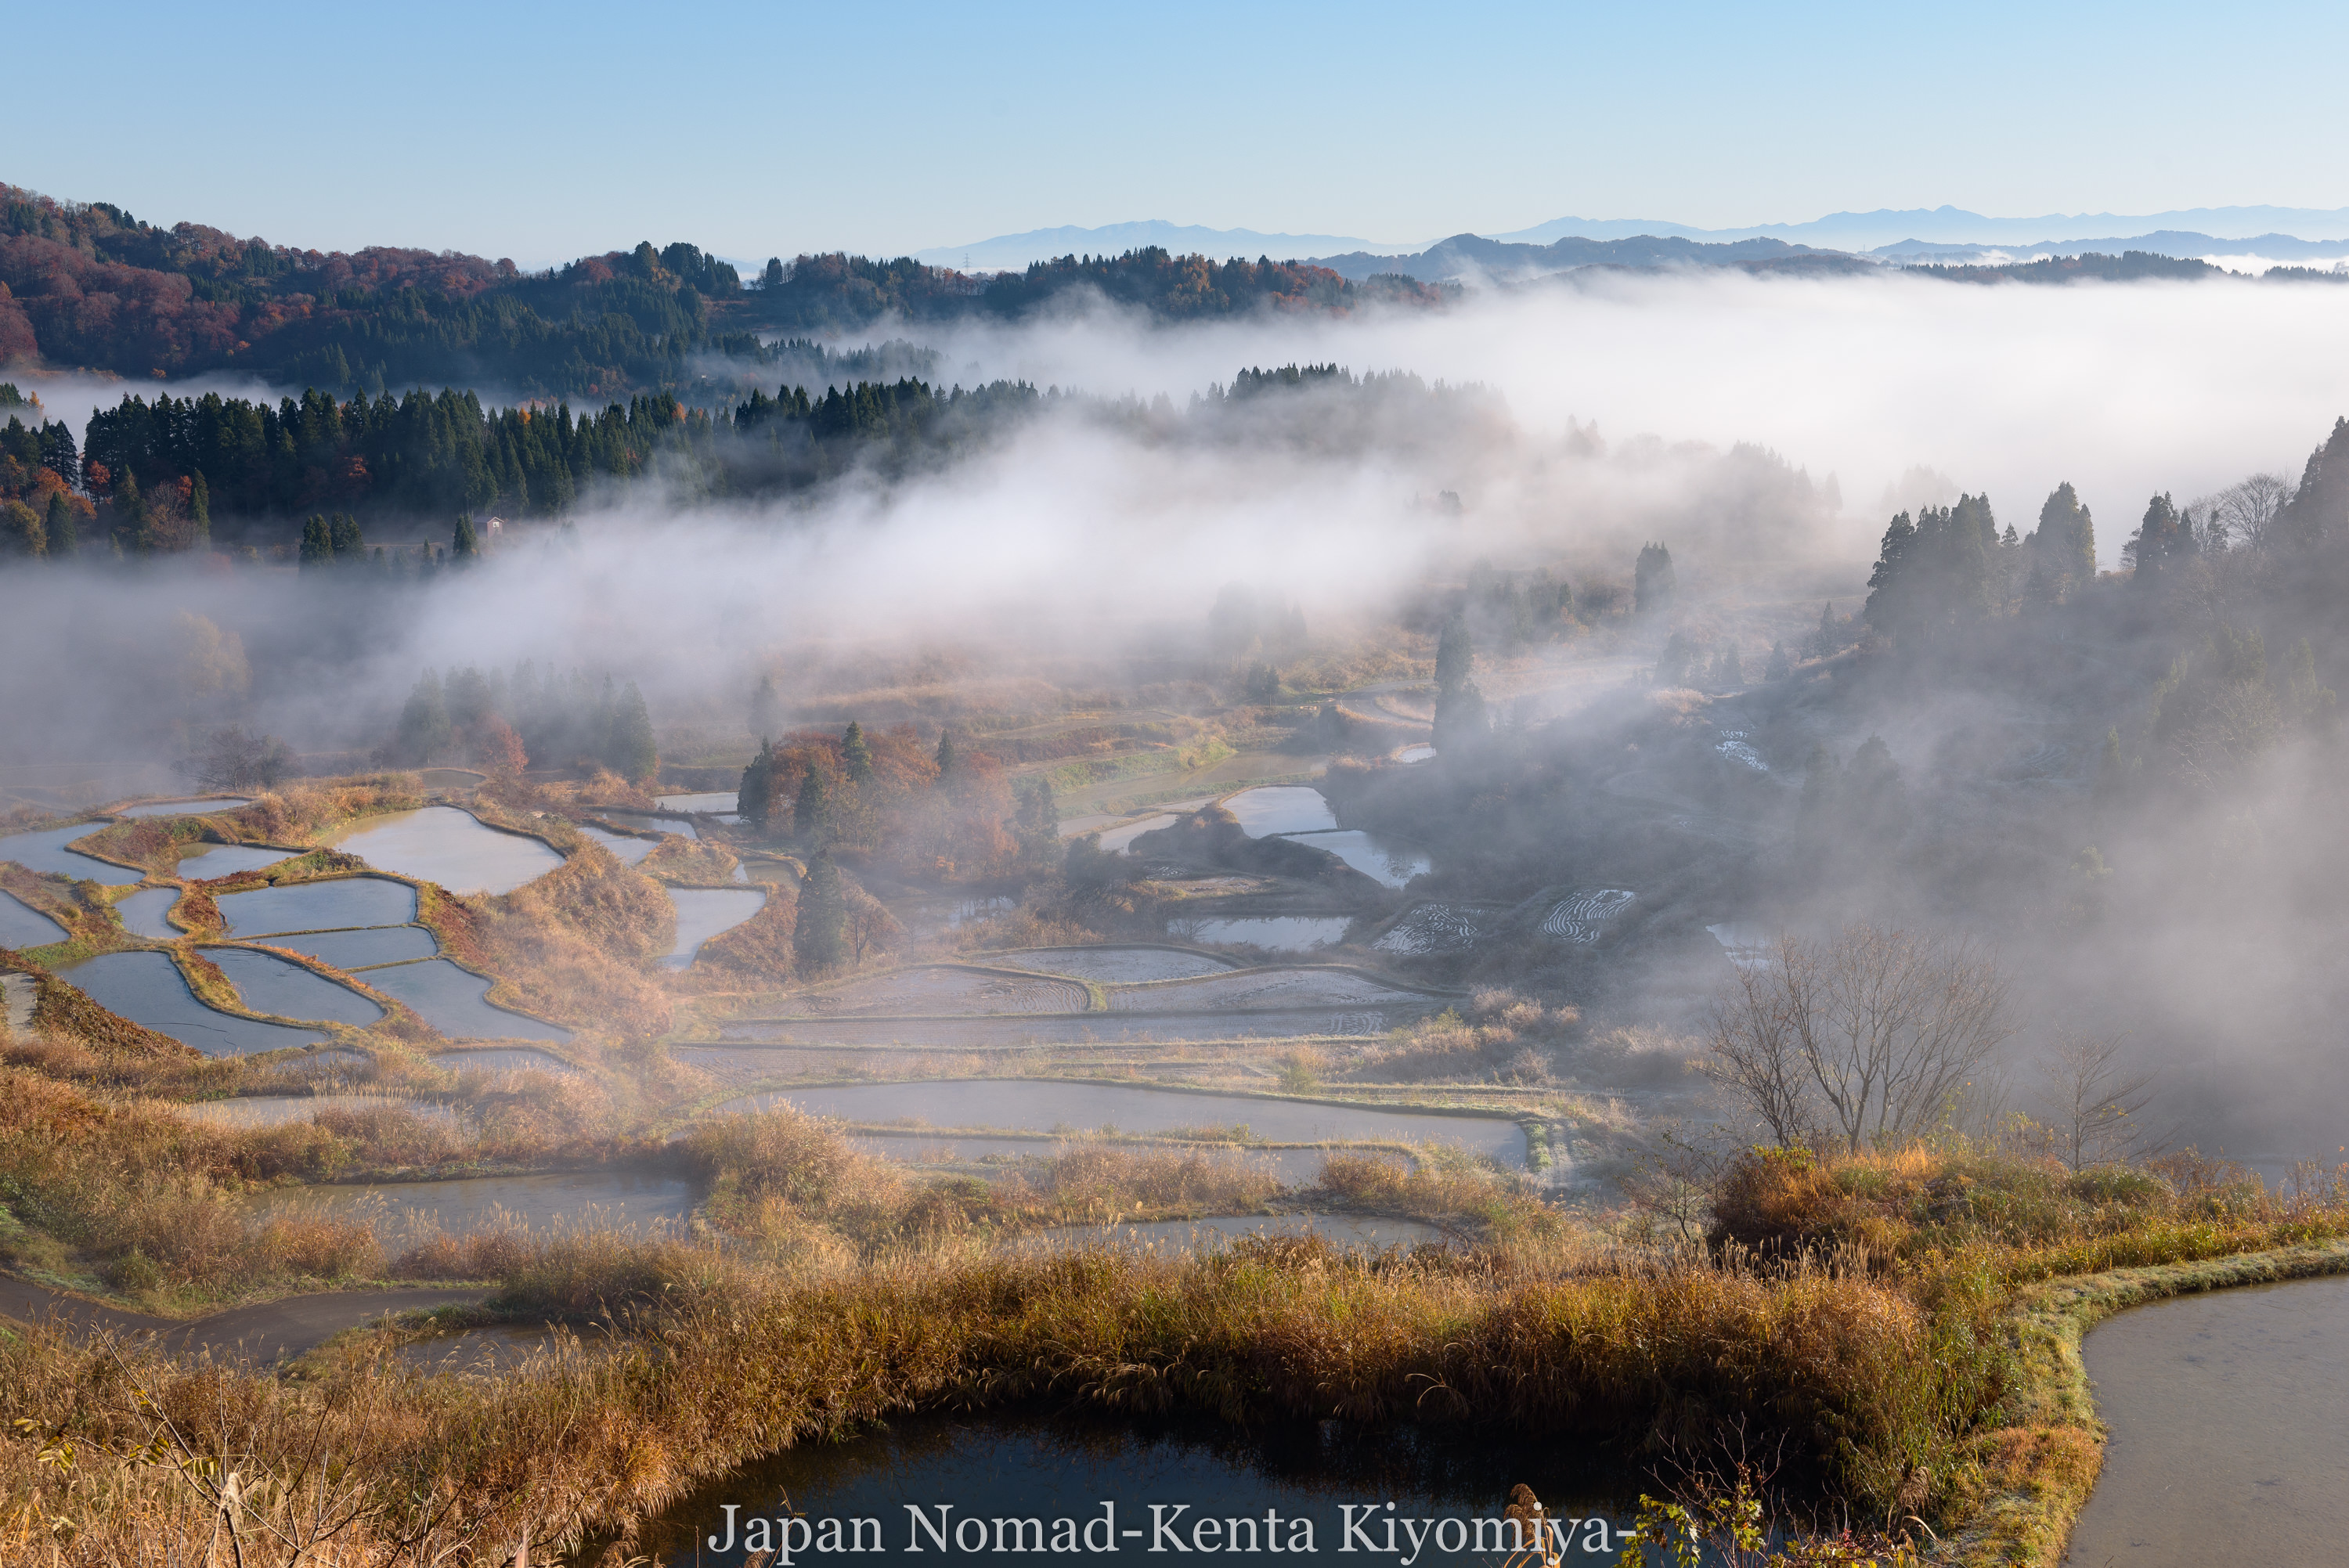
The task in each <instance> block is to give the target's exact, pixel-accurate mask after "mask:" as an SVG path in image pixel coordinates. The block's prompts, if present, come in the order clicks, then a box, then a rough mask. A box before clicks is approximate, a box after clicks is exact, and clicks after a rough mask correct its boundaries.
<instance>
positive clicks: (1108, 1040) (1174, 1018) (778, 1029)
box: [370, 978, 1441, 1050]
mask: <svg viewBox="0 0 2349 1568" xmlns="http://www.w3.org/2000/svg"><path fill="white" fill-rule="evenodd" d="M370 983H372V979H371V978H370ZM1437 1006H1441V1004H1440V1003H1414V1004H1413V1005H1408V1006H1394V1007H1350V1008H1345V1009H1318V1010H1317V1009H1311V1008H1304V1009H1299V1010H1297V1011H1294V1012H1286V1013H1273V1012H1266V1013H1240V1014H1233V1013H1228V1012H1200V1013H1179V1012H1164V1013H1110V1012H1102V1013H1084V1014H1080V1015H1078V1016H1074V1017H1067V1016H1032V1015H1031V1016H1020V1015H1018V1014H1012V1013H1005V1014H1002V1015H999V1016H991V1017H990V1016H985V1015H976V1014H974V1015H967V1016H961V1017H940V1018H904V1017H870V1018H866V1017H848V1018H814V1019H755V1018H752V1019H740V1020H737V1021H735V1022H732V1023H727V1024H721V1025H719V1030H718V1034H719V1038H720V1039H725V1040H744V1041H750V1040H764V1041H769V1042H771V1043H775V1044H802V1045H843V1046H890V1045H902V1046H920V1047H957V1048H961V1049H965V1050H985V1049H988V1048H992V1047H1004V1046H1025V1045H1044V1046H1051V1045H1068V1046H1074V1045H1086V1044H1096V1045H1102V1044H1112V1043H1115V1042H1118V1041H1143V1040H1286V1039H1294V1038H1296V1037H1299V1036H1315V1035H1337V1036H1344V1037H1364V1036H1370V1035H1383V1034H1385V1033H1386V1032H1387V1031H1388V1030H1389V1029H1392V1028H1396V1027H1400V1026H1402V1025H1403V1024H1405V1023H1408V1022H1409V1021H1411V1020H1412V1019H1413V1018H1417V1017H1421V1016H1424V1015H1425V1014H1427V1013H1430V1012H1433V1011H1434V1010H1435V1008H1436V1007H1437Z"/></svg>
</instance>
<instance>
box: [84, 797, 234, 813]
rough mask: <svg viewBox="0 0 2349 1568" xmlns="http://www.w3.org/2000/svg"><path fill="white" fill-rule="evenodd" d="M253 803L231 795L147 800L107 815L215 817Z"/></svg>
mask: <svg viewBox="0 0 2349 1568" xmlns="http://www.w3.org/2000/svg"><path fill="white" fill-rule="evenodd" d="M252 804H253V802H252V800H251V799H247V798H246V797H244V796H243V795H231V796H227V797H224V798H218V799H209V800H149V801H147V802H146V803H145V804H143V805H138V806H125V807H123V808H122V809H121V810H118V811H114V812H111V813H109V815H112V816H116V817H216V816H218V815H219V814H220V813H221V812H222V811H233V810H236V809H237V808H238V807H240V806H250V805H252Z"/></svg>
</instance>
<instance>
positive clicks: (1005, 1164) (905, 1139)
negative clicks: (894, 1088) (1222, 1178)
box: [847, 1132, 1329, 1187]
mask: <svg viewBox="0 0 2349 1568" xmlns="http://www.w3.org/2000/svg"><path fill="white" fill-rule="evenodd" d="M847 1137H848V1141H849V1142H850V1143H852V1144H854V1145H855V1146H856V1147H857V1148H858V1149H860V1150H864V1152H865V1153H867V1154H870V1155H873V1156H874V1157H875V1158H877V1159H881V1160H889V1161H896V1162H897V1163H899V1164H905V1165H950V1166H961V1167H977V1168H978V1169H979V1170H980V1171H982V1173H985V1172H988V1171H1013V1170H1017V1169H1019V1168H1020V1167H1022V1166H1032V1165H1035V1164H1037V1163H1039V1162H1041V1161H1050V1160H1051V1159H1053V1158H1054V1157H1056V1156H1058V1155H1060V1154H1061V1153H1063V1152H1065V1151H1066V1150H1068V1149H1069V1148H1070V1147H1071V1142H1072V1140H1070V1139H1066V1138H1053V1137H1036V1138H1004V1137H999V1136H989V1135H988V1134H986V1133H951V1132H947V1133H893V1132H852V1133H849V1134H848V1135H847ZM1113 1147H1115V1148H1118V1149H1120V1150H1133V1151H1135V1152H1159V1151H1173V1152H1175V1153H1182V1154H1189V1153H1193V1152H1196V1151H1198V1150H1200V1148H1201V1147H1202V1146H1201V1145H1199V1144H1196V1143H1179V1142H1178V1143H1143V1142H1132V1141H1123V1140H1121V1141H1120V1142H1119V1143H1117V1144H1115V1145H1114V1146H1113ZM1206 1150H1207V1151H1208V1153H1209V1155H1210V1157H1211V1158H1214V1159H1218V1160H1233V1161H1243V1162H1245V1163H1246V1164H1247V1165H1248V1166H1250V1167H1252V1168H1254V1169H1257V1170H1264V1171H1270V1172H1271V1173H1272V1176H1273V1179H1274V1180H1275V1181H1278V1182H1279V1183H1280V1184H1281V1185H1282V1186H1284V1187H1309V1186H1311V1185H1313V1183H1314V1182H1316V1181H1319V1180H1320V1177H1321V1167H1322V1165H1323V1163H1324V1162H1325V1161H1327V1160H1328V1159H1329V1152H1328V1150H1322V1149H1318V1148H1306V1149H1249V1150H1247V1151H1246V1152H1244V1153H1243V1152H1239V1151H1237V1150H1228V1149H1217V1148H1216V1147H1215V1146H1214V1145H1212V1144H1210V1145H1206Z"/></svg>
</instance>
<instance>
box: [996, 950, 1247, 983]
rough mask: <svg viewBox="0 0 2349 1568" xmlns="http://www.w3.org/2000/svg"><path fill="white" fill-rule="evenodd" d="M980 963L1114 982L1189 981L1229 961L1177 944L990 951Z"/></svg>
mask: <svg viewBox="0 0 2349 1568" xmlns="http://www.w3.org/2000/svg"><path fill="white" fill-rule="evenodd" d="M978 961H979V962H982V963H986V964H989V965H999V966H1001V967H1003V968H1006V969H1032V970H1034V971H1036V972H1037V973H1039V974H1043V975H1069V976H1071V977H1072V978H1075V979H1079V980H1100V981H1103V982H1107V983H1111V984H1115V983H1117V982H1120V981H1125V982H1132V981H1138V980H1187V979H1189V978H1191V977H1192V976H1194V975H1220V974H1222V973H1224V972H1225V971H1226V970H1227V969H1229V968H1230V967H1231V966H1232V965H1231V964H1230V962H1229V961H1228V960H1226V959H1222V958H1217V957H1215V956H1213V955H1212V954H1205V953H1185V952H1183V951H1182V950H1181V949H1180V948H1174V947H1028V948H1021V949H1019V950H1017V951H1014V952H1010V953H989V954H986V955H985V956H984V957H983V958H981V959H980V960H978Z"/></svg>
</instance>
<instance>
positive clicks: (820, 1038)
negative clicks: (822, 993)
mask: <svg viewBox="0 0 2349 1568" xmlns="http://www.w3.org/2000/svg"><path fill="white" fill-rule="evenodd" d="M1431 1010H1432V1009H1431V1008H1428V1007H1413V1008H1411V1009H1409V1010H1408V1011H1402V1010H1388V1009H1382V1008H1377V1007H1356V1008H1350V1009H1346V1010H1343V1011H1340V1010H1334V1009H1332V1010H1328V1011H1321V1012H1313V1011H1298V1012H1287V1013H1264V1014H1241V1015H1239V1016H1233V1015H1232V1014H1229V1013H1225V1012H1199V1013H1110V1012H1099V1013H1085V1014H1081V1015H1079V1016H1075V1017H1065V1016H1051V1017H1040V1016H1019V1015H1017V1014H1007V1015H1004V1016H996V1017H989V1016H983V1015H969V1014H967V1015H964V1016H956V1017H938V1018H902V1017H878V1018H811V1019H754V1018H752V1019H739V1020H736V1021H734V1022H732V1023H728V1024H724V1025H721V1026H719V1031H718V1033H719V1038H721V1039H725V1040H740V1041H766V1042H769V1043H772V1044H776V1045H788V1044H792V1043H802V1044H808V1045H835V1046H905V1047H921V1048H923V1049H936V1048H953V1049H962V1050H974V1051H977V1050H990V1049H998V1048H1004V1047H1022V1046H1082V1045H1115V1044H1119V1043H1140V1042H1144V1041H1151V1042H1165V1041H1172V1040H1200V1041H1214V1040H1284V1039H1293V1038H1299V1037H1319V1036H1340V1037H1353V1038H1361V1037H1368V1036H1371V1035H1382V1034H1385V1033H1386V1032H1387V1031H1388V1030H1389V1029H1391V1028H1393V1027H1396V1026H1399V1025H1401V1024H1402V1023H1404V1022H1406V1021H1407V1020H1408V1019H1410V1018H1413V1017H1417V1016H1420V1015H1421V1014H1423V1013H1425V1012H1428V1011H1431Z"/></svg>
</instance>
